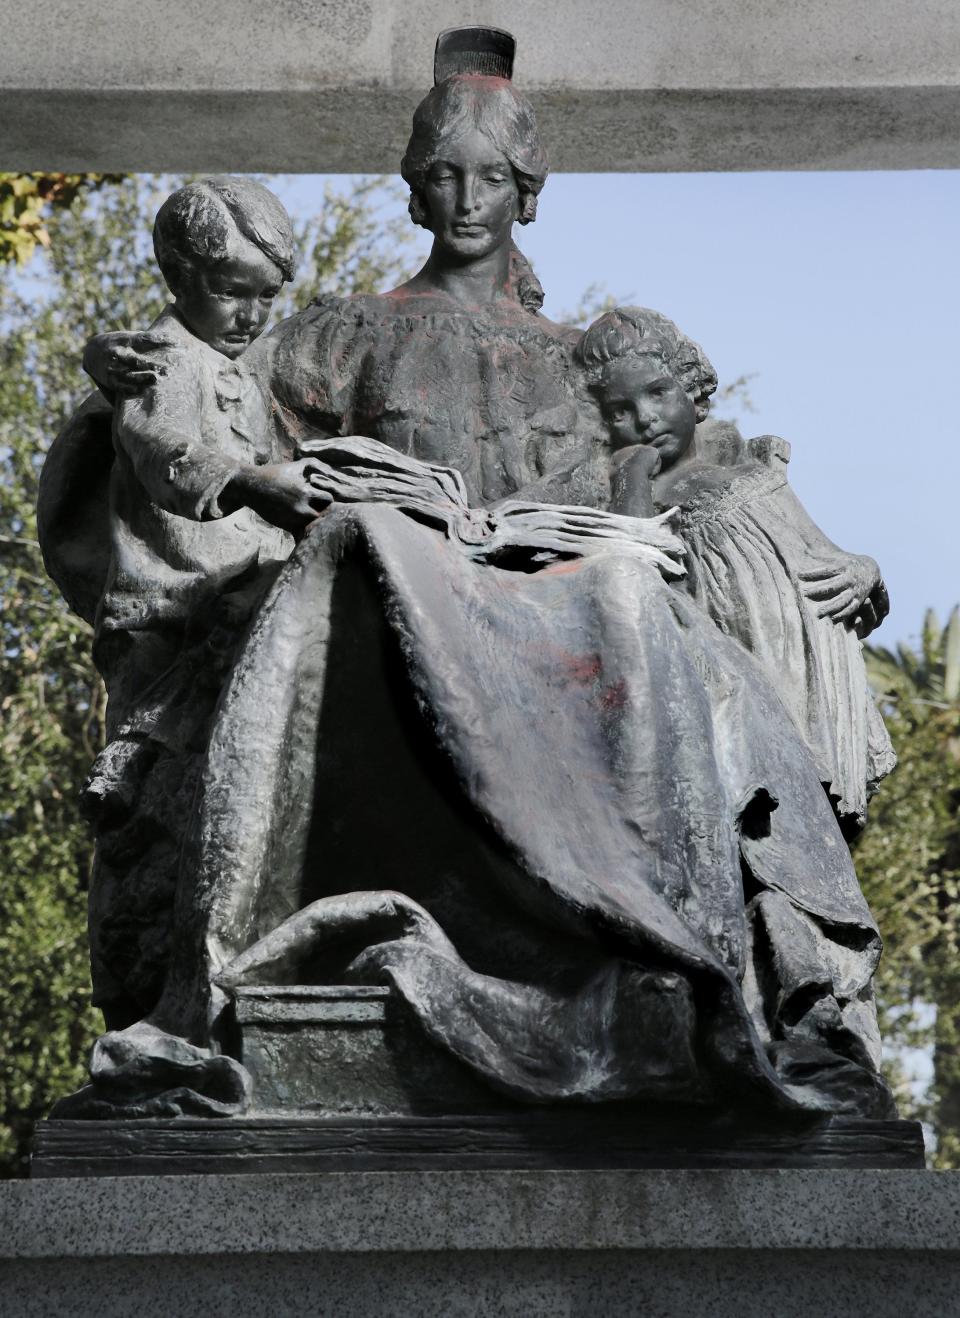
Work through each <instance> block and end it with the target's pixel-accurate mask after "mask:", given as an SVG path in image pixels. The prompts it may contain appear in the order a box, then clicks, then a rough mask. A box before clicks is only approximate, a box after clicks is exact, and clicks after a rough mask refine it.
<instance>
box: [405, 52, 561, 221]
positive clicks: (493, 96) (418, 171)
mask: <svg viewBox="0 0 960 1318" xmlns="http://www.w3.org/2000/svg"><path fill="white" fill-rule="evenodd" d="M464 125H467V126H469V127H471V128H478V129H479V130H480V132H481V133H483V134H485V135H486V136H487V137H488V138H489V139H490V141H491V142H492V143H493V145H494V146H495V147H496V149H497V150H498V151H499V152H500V153H501V155H503V156H504V157H505V158H506V159H507V160H508V161H509V162H510V165H511V167H512V169H513V176H514V178H515V179H516V182H517V191H518V192H519V193H520V215H519V220H520V223H521V224H529V223H530V222H531V220H534V219H536V216H537V194H538V193H539V192H540V189H541V188H542V187H543V185H544V183H545V182H546V180H547V157H546V153H545V152H544V149H543V143H542V142H541V141H540V133H539V131H538V130H537V121H536V119H535V118H534V114H533V108H532V106H531V105H530V102H529V101H528V100H527V99H526V97H524V96H521V95H520V93H519V92H518V91H517V90H516V88H515V87H514V85H513V83H512V82H508V81H507V79H506V78H491V77H485V76H482V75H480V74H471V73H455V74H453V75H452V76H451V77H449V78H444V80H443V81H442V82H438V83H437V85H436V86H435V87H433V88H432V89H431V90H430V91H429V92H428V93H427V95H426V96H425V97H424V98H423V100H422V101H421V102H420V104H419V105H418V106H417V109H416V112H415V114H414V116H413V132H412V133H411V134H410V141H409V142H408V143H407V150H406V152H405V154H404V157H403V160H402V161H401V162H400V173H401V174H402V175H403V177H404V179H405V181H406V182H407V183H408V184H409V187H410V218H411V219H412V220H413V222H414V223H415V224H422V225H423V226H424V228H429V227H430V216H429V213H428V211H427V207H426V204H425V202H424V199H423V190H424V185H425V184H426V181H427V174H428V173H429V171H430V166H431V165H432V164H433V162H434V161H435V160H436V159H437V156H438V153H439V150H440V145H441V143H442V141H443V139H444V138H445V137H449V135H450V134H451V133H453V132H456V130H457V129H458V128H460V127H462V126H464Z"/></svg>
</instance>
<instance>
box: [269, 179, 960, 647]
mask: <svg viewBox="0 0 960 1318" xmlns="http://www.w3.org/2000/svg"><path fill="white" fill-rule="evenodd" d="M325 181H326V180H325V177H324V176H308V175H301V176H297V177H292V176H289V175H287V176H284V177H282V178H278V179H276V180H275V181H274V184H273V186H275V187H276V189H277V191H278V192H279V193H280V194H281V196H282V197H283V199H284V200H285V201H286V202H287V204H288V205H289V206H290V208H291V210H293V211H295V212H297V213H299V214H300V215H306V214H307V213H309V212H310V211H311V210H315V209H317V208H318V207H319V206H320V205H321V203H322V190H323V184H324V182H325ZM336 181H337V182H345V180H336ZM958 217H960V171H946V170H944V171H904V172H897V173H867V172H864V173H842V172H837V173H762V174H558V175H553V176H551V178H550V179H549V180H548V181H547V186H546V188H545V190H544V193H543V196H542V198H541V202H540V213H539V218H538V220H537V222H536V223H535V224H533V225H530V226H528V227H527V228H525V229H518V233H517V237H518V241H519V242H520V245H521V246H522V247H523V249H524V251H525V252H526V253H527V255H528V256H529V257H530V259H531V260H532V261H533V264H534V266H535V268H536V270H537V274H538V275H539V277H540V280H541V282H542V283H543V285H544V288H545V290H546V294H547V302H546V306H545V311H546V312H547V314H548V315H550V314H552V315H559V314H560V313H562V312H563V311H566V310H570V309H571V308H574V307H576V306H577V304H578V303H579V301H580V298H581V295H582V293H583V291H584V289H585V288H586V287H587V286H588V285H590V284H602V285H604V286H605V290H606V291H608V292H610V293H612V294H613V295H615V296H616V297H617V298H618V300H630V301H633V302H637V303H640V304H641V305H645V306H650V307H655V308H656V309H657V310H659V311H662V312H664V313H666V314H667V315H668V316H671V317H672V318H673V319H674V320H676V321H677V322H678V324H679V325H680V326H681V327H682V328H683V329H684V330H685V331H686V332H687V333H688V334H690V335H691V336H692V337H693V338H695V339H697V340H698V341H699V342H700V343H701V344H702V345H703V347H704V348H705V349H706V351H707V353H708V355H709V356H710V358H711V359H712V361H713V363H714V365H715V366H716V368H717V371H718V373H719V375H720V381H721V384H723V383H724V382H725V381H730V380H732V379H735V378H736V377H737V376H739V375H743V374H746V373H750V374H752V375H753V377H754V378H753V379H752V380H751V382H750V393H751V395H752V400H753V403H754V406H755V409H756V410H755V412H753V413H747V414H743V413H741V415H740V417H739V418H738V419H739V420H741V421H742V424H743V428H744V430H745V431H746V432H747V433H749V434H769V433H772V434H778V435H782V436H783V437H784V438H785V439H788V440H789V441H790V443H791V445H792V448H793V456H792V460H791V464H790V471H791V481H792V483H793V486H794V489H795V490H796V491H797V493H798V494H799V496H800V498H801V499H802V500H803V501H804V503H805V504H806V506H807V508H808V509H809V511H810V512H811V514H812V515H813V517H814V518H815V520H816V521H817V522H819V524H820V525H821V526H822V527H823V529H824V530H825V531H826V532H827V534H828V535H830V536H831V538H832V539H834V540H835V541H836V542H837V543H838V544H839V545H841V546H842V547H843V548H845V549H851V550H854V551H857V552H860V553H868V554H872V555H873V556H874V557H875V558H876V559H877V560H878V561H879V563H880V565H881V567H882V568H883V571H884V575H885V577H886V580H887V583H888V585H889V587H890V593H891V597H892V600H893V608H892V611H891V615H890V618H889V619H888V621H887V623H886V624H885V625H884V627H883V629H882V630H881V631H880V633H879V634H878V636H877V640H878V641H881V642H883V643H886V644H888V645H889V644H892V643H893V642H895V641H897V640H902V639H909V638H911V637H915V636H916V635H917V633H918V631H919V627H920V622H921V619H922V615H923V611H924V609H925V608H926V607H927V606H928V605H932V606H934V607H935V608H936V609H937V610H938V612H939V613H940V614H941V616H944V615H945V614H946V612H947V611H948V610H949V608H950V607H951V606H952V605H953V604H954V603H956V602H957V601H958V600H960V452H958V448H960V444H958V441H960V420H958V402H957V398H956V391H957V387H958V385H960V331H958V317H960V261H958V258H957V246H958V232H960V229H958ZM728 411H729V409H728Z"/></svg>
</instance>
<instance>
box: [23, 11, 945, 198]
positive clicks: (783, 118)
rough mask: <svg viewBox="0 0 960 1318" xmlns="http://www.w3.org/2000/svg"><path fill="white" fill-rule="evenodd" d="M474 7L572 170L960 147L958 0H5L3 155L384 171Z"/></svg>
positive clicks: (904, 162) (906, 161)
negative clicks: (510, 40)
mask: <svg viewBox="0 0 960 1318" xmlns="http://www.w3.org/2000/svg"><path fill="white" fill-rule="evenodd" d="M459 22H490V23H493V24H499V25H501V26H504V27H508V28H510V29H511V30H512V31H514V32H515V34H516V36H517V39H518V57H517V67H516V77H517V81H518V84H519V85H521V86H522V87H523V88H524V89H525V90H526V91H528V92H529V93H530V94H531V96H532V98H533V100H534V102H535V103H536V105H537V109H538V112H539V114H540V116H541V119H542V127H543V130H544V135H545V138H546V140H547V143H548V146H549V148H550V154H551V157H552V161H553V165H554V168H557V169H561V170H612V169H624V170H680V169H814V168H820V169H831V168H844V169H849V168H885V169H894V168H902V167H913V168H936V167H958V166H960V59H958V52H960V6H958V5H957V4H956V3H955V2H954V0H804V3H803V4H800V5H789V4H771V3H770V2H769V0H592V3H586V2H585V0H524V3H523V4H522V5H517V4H516V3H512V0H485V3H479V2H478V0H273V2H272V3H269V4H264V3H263V2H262V0H204V3H202V4H197V3H196V2H195V0H154V3H152V4H149V5H144V4H139V3H134V2H133V0H98V3H97V4H96V5H78V4H66V5H64V4H54V5H47V6H41V7H37V6H33V5H24V4H23V3H22V2H21V0H0V32H3V36H4V39H3V42H2V43H0V124H2V126H3V132H2V135H0V167H2V168H4V169H41V168H42V169H70V170H72V169H106V170H181V169H186V170H264V171H278V172H284V171H294V172H296V171H311V172H312V171H317V172H326V171H338V170H351V171H352V170H368V171H377V172H380V171H383V172H391V171H394V170H396V168H397V162H398V160H399V156H400V154H401V152H402V149H403V145H404V143H405V139H406V134H407V131H408V127H409V121H410V114H411V112H412V110H413V107H414V105H415V104H416V102H417V100H418V99H419V97H420V96H421V95H422V94H423V92H424V91H425V90H426V88H427V87H428V86H429V82H430V77H431V61H432V49H433V42H434V39H435V36H436V33H437V31H438V30H439V29H441V28H443V27H446V26H450V25H453V24H456V23H459Z"/></svg>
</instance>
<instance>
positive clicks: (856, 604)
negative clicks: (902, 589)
mask: <svg viewBox="0 0 960 1318" xmlns="http://www.w3.org/2000/svg"><path fill="white" fill-rule="evenodd" d="M797 575H798V577H799V579H800V583H801V590H802V591H803V593H804V595H805V596H806V597H807V599H809V600H811V601H812V602H813V604H814V606H815V608H816V613H817V617H819V618H832V619H833V621H834V622H842V623H845V624H847V625H848V626H851V627H854V628H855V629H856V630H857V633H858V635H861V636H866V635H868V633H869V632H871V631H873V629H874V627H877V626H879V624H880V623H881V622H882V621H883V619H884V618H885V617H886V615H887V613H888V612H889V609H890V601H889V599H888V597H887V592H886V589H885V587H884V585H883V582H882V581H881V579H880V568H879V567H878V565H877V564H876V562H875V561H874V560H873V559H872V558H868V557H867V556H866V555H865V554H843V555H841V556H838V557H837V558H830V559H828V558H817V559H815V560H814V561H813V562H812V563H811V565H810V566H809V567H808V568H806V569H805V570H804V571H803V572H799V573H798V574H797Z"/></svg>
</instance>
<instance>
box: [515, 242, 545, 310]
mask: <svg viewBox="0 0 960 1318" xmlns="http://www.w3.org/2000/svg"><path fill="white" fill-rule="evenodd" d="M508 278H509V280H510V289H511V292H512V293H513V296H514V297H515V298H516V299H517V301H518V302H519V303H520V305H521V306H522V307H523V309H524V310H525V311H532V312H533V313H534V314H536V313H537V312H538V311H539V310H540V308H541V307H542V306H543V297H544V294H543V285H542V284H541V283H540V280H539V279H538V278H537V276H536V274H535V273H534V270H533V266H532V265H531V264H530V262H529V261H528V260H527V258H526V257H525V256H524V254H523V252H521V250H520V248H519V247H518V246H517V244H516V243H511V244H510V273H509V276H508Z"/></svg>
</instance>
